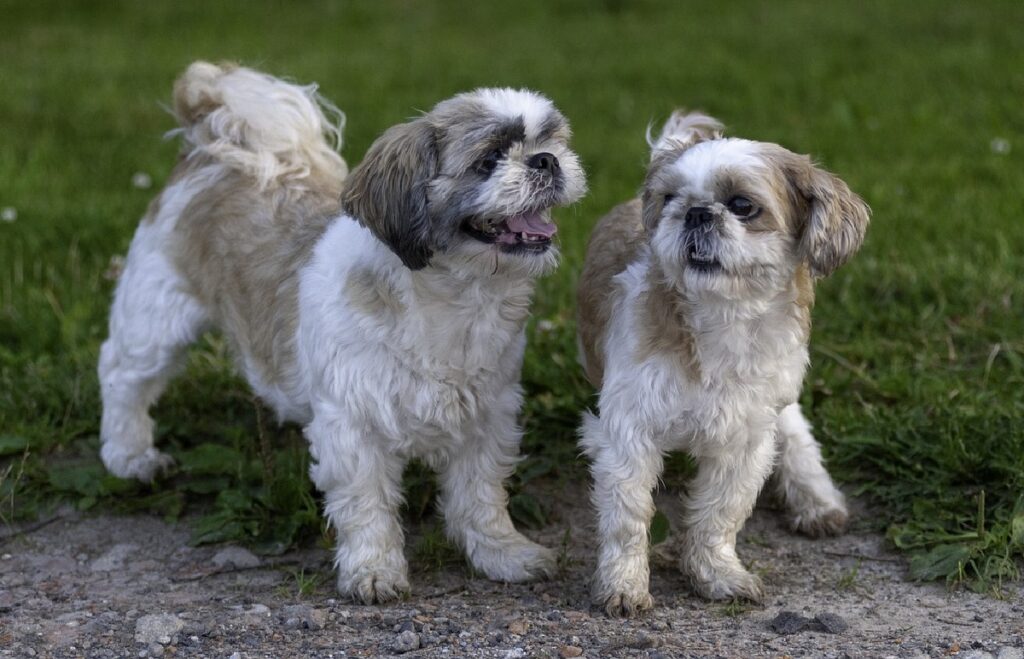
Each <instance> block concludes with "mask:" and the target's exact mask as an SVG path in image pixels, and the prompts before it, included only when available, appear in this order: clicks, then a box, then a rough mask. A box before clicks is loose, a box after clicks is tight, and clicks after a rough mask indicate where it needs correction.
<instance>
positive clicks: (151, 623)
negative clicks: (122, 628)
mask: <svg viewBox="0 0 1024 659" xmlns="http://www.w3.org/2000/svg"><path fill="white" fill-rule="evenodd" d="M184 626H185V622H184V621H183V620H182V619H181V618H179V617H178V616H176V615H174V614H173V613H155V614H152V615H148V616H142V617H141V618H139V619H138V620H136V621H135V641H136V642H137V643H147V644H150V643H157V642H158V641H159V639H160V638H161V637H163V636H166V637H171V636H173V635H175V634H177V633H178V632H180V631H181V630H182V628H183V627H184Z"/></svg>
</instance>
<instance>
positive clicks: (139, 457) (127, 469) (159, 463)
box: [100, 444, 174, 483]
mask: <svg viewBox="0 0 1024 659" xmlns="http://www.w3.org/2000/svg"><path fill="white" fill-rule="evenodd" d="M100 457H102V458H103V464H104V466H106V468H107V471H109V472H110V473H112V474H114V475H115V476H117V477H119V478H135V479H138V480H140V481H143V482H144V483H148V482H150V481H152V480H153V479H154V478H155V477H156V476H157V475H159V474H164V473H166V472H168V471H169V470H170V469H171V468H172V467H173V466H174V458H172V457H171V456H169V455H167V454H166V453H161V452H160V451H158V450H156V449H155V448H153V447H149V448H147V449H146V450H144V451H143V452H141V453H127V452H125V451H123V450H121V449H120V448H119V447H117V446H116V445H113V444H105V445H104V446H103V448H102V449H101V451H100Z"/></svg>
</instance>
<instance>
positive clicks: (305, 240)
mask: <svg viewBox="0 0 1024 659" xmlns="http://www.w3.org/2000/svg"><path fill="white" fill-rule="evenodd" d="M307 185H308V189H303V190H297V189H292V190H280V191H277V192H272V193H271V192H260V191H259V190H258V189H257V186H256V183H255V181H254V180H253V179H251V178H250V177H248V176H246V175H243V174H240V173H238V172H229V173H227V174H225V175H224V176H223V177H222V178H221V179H220V180H218V181H217V182H216V183H214V184H213V185H211V186H210V187H208V188H207V189H205V190H203V191H202V192H200V193H199V194H197V195H196V196H195V197H194V198H193V199H192V200H191V202H190V203H189V204H188V206H187V207H186V208H185V210H184V211H183V212H182V214H181V218H180V219H179V220H178V227H177V229H178V230H177V231H176V232H175V234H174V236H175V237H174V239H175V240H176V241H177V244H176V245H175V246H174V250H173V253H174V257H175V263H176V266H177V267H178V269H179V271H180V272H181V273H182V275H183V276H184V277H185V279H186V280H187V281H188V282H189V284H190V286H191V289H192V291H191V292H192V293H193V294H194V295H195V296H196V297H197V298H198V299H199V300H200V301H201V302H202V303H203V305H204V306H205V307H206V308H207V309H208V310H209V311H210V313H211V314H212V315H213V320H214V322H215V323H216V325H217V326H218V327H219V328H221V329H222V330H223V331H224V333H225V334H226V335H227V336H228V337H229V339H230V340H231V341H232V343H233V344H234V347H235V349H236V350H237V351H238V352H239V353H240V354H241V355H244V356H245V357H246V358H247V360H249V363H252V364H255V365H256V367H257V369H258V371H259V374H260V376H261V378H262V379H263V380H264V382H266V383H268V384H271V385H273V384H275V383H278V382H281V381H282V380H283V378H285V377H286V374H287V369H290V368H293V367H294V363H295V357H296V356H295V348H294V345H293V338H294V336H295V330H296V327H297V324H298V272H299V269H300V268H301V267H302V266H303V265H304V264H305V263H306V262H307V261H308V259H309V258H310V256H311V253H312V250H313V246H314V245H315V244H316V242H317V240H318V239H319V238H320V236H321V235H322V234H323V232H324V230H325V229H326V228H327V225H328V223H329V221H330V220H331V219H332V218H333V217H334V216H335V215H336V214H337V213H338V211H339V208H338V201H337V200H338V197H339V195H340V187H341V181H340V180H339V178H337V177H333V178H332V177H330V176H327V175H317V174H316V173H314V174H313V175H312V176H311V177H310V178H309V179H308V181H307Z"/></svg>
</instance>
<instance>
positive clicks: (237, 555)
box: [212, 546, 262, 570]
mask: <svg viewBox="0 0 1024 659" xmlns="http://www.w3.org/2000/svg"><path fill="white" fill-rule="evenodd" d="M212 562H213V564H214V565H215V566H217V568H219V569H222V570H223V569H227V568H242V569H245V568H252V567H259V566H260V564H261V563H262V561H260V559H259V556H257V555H256V554H254V553H252V552H251V551H249V550H248V549H245V548H244V547H235V546H231V547H225V548H224V549H221V550H220V551H219V552H217V553H216V554H214V555H213V559H212Z"/></svg>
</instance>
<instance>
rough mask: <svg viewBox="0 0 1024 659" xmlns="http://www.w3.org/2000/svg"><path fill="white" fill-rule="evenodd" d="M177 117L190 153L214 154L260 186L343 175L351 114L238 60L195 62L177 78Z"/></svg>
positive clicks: (306, 89) (311, 90) (309, 87)
mask: <svg viewBox="0 0 1024 659" xmlns="http://www.w3.org/2000/svg"><path fill="white" fill-rule="evenodd" d="M174 115H175V117H177V119H178V123H179V124H180V126H181V127H180V128H178V129H176V130H174V131H171V133H172V134H179V135H181V136H182V137H183V139H184V141H185V148H186V152H187V156H188V157H190V158H191V157H193V156H194V155H196V154H205V155H209V156H211V157H213V158H215V159H217V160H219V161H221V162H223V163H225V164H227V165H229V166H232V167H235V168H236V169H239V170H241V171H243V172H246V173H247V174H250V175H251V176H253V177H254V178H255V179H256V180H257V182H258V184H259V186H260V188H266V187H268V186H271V185H280V184H282V183H285V182H289V183H291V184H298V185H301V180H302V179H305V178H307V177H309V176H310V175H311V174H314V173H315V174H319V175H326V176H330V177H332V178H337V179H339V180H340V179H344V177H345V176H346V175H347V174H348V166H347V165H346V164H345V161H344V160H343V159H342V158H341V156H340V155H338V152H337V150H338V149H340V148H341V130H342V127H343V126H344V123H345V115H344V114H343V113H342V112H341V111H340V110H338V108H336V107H335V106H334V105H332V104H331V103H330V102H329V101H327V100H326V99H324V98H323V97H321V96H320V95H319V94H317V93H316V85H315V84H313V85H305V86H300V85H295V84H292V83H288V82H285V81H283V80H280V79H278V78H275V77H273V76H269V75H267V74H265V73H260V72H259V71H254V70H252V69H247V68H244V67H240V66H237V65H234V64H211V63H209V62H201V61H200V62H194V63H192V64H191V65H190V66H189V67H188V69H187V70H186V71H185V73H183V74H182V75H181V77H180V78H178V80H177V82H175V83H174Z"/></svg>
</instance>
